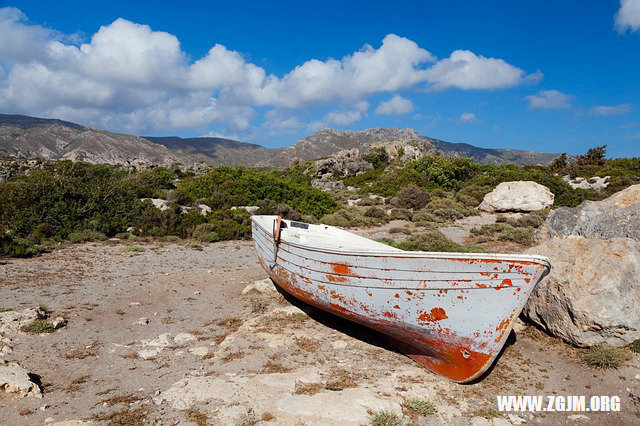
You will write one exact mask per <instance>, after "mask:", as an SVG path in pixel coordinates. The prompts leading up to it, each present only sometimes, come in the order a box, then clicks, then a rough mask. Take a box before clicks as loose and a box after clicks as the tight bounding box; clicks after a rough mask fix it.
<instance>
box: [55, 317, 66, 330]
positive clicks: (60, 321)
mask: <svg viewBox="0 0 640 426" xmlns="http://www.w3.org/2000/svg"><path fill="white" fill-rule="evenodd" d="M51 325H53V328H55V329H58V328H62V327H64V326H65V325H67V320H66V319H64V318H62V317H56V318H55V319H54V320H53V321H52V322H51Z"/></svg>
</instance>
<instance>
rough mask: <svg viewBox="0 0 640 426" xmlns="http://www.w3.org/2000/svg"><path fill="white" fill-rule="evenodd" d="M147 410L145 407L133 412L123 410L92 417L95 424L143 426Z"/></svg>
mask: <svg viewBox="0 0 640 426" xmlns="http://www.w3.org/2000/svg"><path fill="white" fill-rule="evenodd" d="M148 414H149V409H148V408H147V407H145V406H142V407H138V408H136V409H134V410H130V409H128V408H127V409H124V410H121V411H115V412H113V413H99V414H96V415H94V416H93V420H94V421H96V422H104V423H106V424H108V425H110V426H129V425H143V424H145V421H146V418H147V415H148Z"/></svg>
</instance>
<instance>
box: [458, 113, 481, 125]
mask: <svg viewBox="0 0 640 426" xmlns="http://www.w3.org/2000/svg"><path fill="white" fill-rule="evenodd" d="M477 120H478V119H477V118H476V115H475V114H474V113H472V112H463V113H462V114H460V117H459V118H458V121H460V122H461V123H469V122H473V121H477Z"/></svg>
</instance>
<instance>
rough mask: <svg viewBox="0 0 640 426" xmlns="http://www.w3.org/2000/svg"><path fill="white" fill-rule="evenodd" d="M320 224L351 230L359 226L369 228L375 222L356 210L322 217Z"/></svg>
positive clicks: (346, 210)
mask: <svg viewBox="0 0 640 426" xmlns="http://www.w3.org/2000/svg"><path fill="white" fill-rule="evenodd" d="M320 221H321V222H322V223H324V224H327V225H331V226H338V227H340V228H352V227H359V226H369V225H371V224H372V223H374V222H378V221H377V220H373V218H370V217H366V216H364V215H362V214H360V212H359V211H358V210H356V209H342V210H340V211H338V212H336V213H333V214H330V215H327V216H324V217H323V218H322V219H321V220H320Z"/></svg>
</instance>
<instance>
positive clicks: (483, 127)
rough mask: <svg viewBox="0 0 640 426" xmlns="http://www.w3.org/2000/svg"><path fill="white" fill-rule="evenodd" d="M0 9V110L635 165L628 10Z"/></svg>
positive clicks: (633, 5)
mask: <svg viewBox="0 0 640 426" xmlns="http://www.w3.org/2000/svg"><path fill="white" fill-rule="evenodd" d="M269 3H273V4H269ZM0 8H2V9H0V112H4V113H21V114H28V115H35V116H43V117H55V118H63V119H67V120H70V121H75V122H80V123H84V124H89V125H93V126H95V127H99V128H105V129H109V130H114V131H124V132H130V133H135V134H146V135H180V136H202V135H222V136H228V137H233V138H236V139H240V140H245V141H251V142H255V143H259V144H263V145H266V146H282V145H289V144H292V143H293V142H295V140H296V139H298V138H300V137H304V136H306V135H308V134H310V133H312V132H313V131H315V130H318V129H320V128H323V127H332V128H344V129H356V130H357V129H364V128H369V127H411V128H414V129H416V130H418V131H419V132H420V133H421V134H424V135H427V136H431V137H435V138H439V139H443V140H447V141H452V142H466V143H471V144H474V145H478V146H483V147H502V148H520V149H531V150H540V151H549V152H568V153H571V154H577V153H581V152H584V151H585V150H586V149H587V148H589V147H591V146H595V145H602V144H608V146H609V149H608V152H609V154H610V155H612V156H640V102H639V101H638V99H640V96H639V95H640V72H639V71H638V70H639V69H640V66H639V65H640V0H623V1H622V3H621V2H619V1H600V0H591V1H572V2H569V1H556V2H530V1H511V2H505V1H501V2H497V1H447V2H435V1H422V2H401V1H397V2H393V3H392V2H376V1H351V2H344V1H343V2H333V1H324V2H313V3H312V2H301V1H296V2H293V1H290V2H277V4H276V3H275V2H238V1H236V2H231V1H228V2H227V1H223V2H211V1H209V2H205V1H201V2H197V1H192V2H183V3H182V4H178V2H160V1H155V2H135V3H133V2H121V1H111V2H108V3H107V4H102V3H100V4H99V5H97V4H96V3H90V2H84V3H78V2H72V1H57V2H55V5H52V4H51V3H48V2H41V1H0ZM214 46H216V47H214ZM212 48H213V50H210V49H212Z"/></svg>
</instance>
